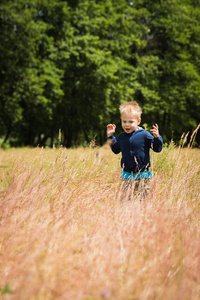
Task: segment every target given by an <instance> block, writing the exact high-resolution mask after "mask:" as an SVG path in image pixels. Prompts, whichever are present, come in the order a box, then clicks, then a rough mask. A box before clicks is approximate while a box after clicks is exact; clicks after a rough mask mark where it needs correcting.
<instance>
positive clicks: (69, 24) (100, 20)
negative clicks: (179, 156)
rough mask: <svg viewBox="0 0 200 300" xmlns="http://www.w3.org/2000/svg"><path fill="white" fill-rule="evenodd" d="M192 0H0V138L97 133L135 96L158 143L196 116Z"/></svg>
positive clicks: (21, 140) (197, 34) (199, 26)
mask: <svg viewBox="0 0 200 300" xmlns="http://www.w3.org/2000/svg"><path fill="white" fill-rule="evenodd" d="M199 4H200V2H199V0H165V1H162V0H160V1H158V0H153V1H151V0H148V1H147V0H135V1H128V0H76V1H75V0H68V1H59V0H34V1H33V0H18V1H16V0H15V1H13V0H12V1H11V0H2V1H1V4H0V38H1V43H0V137H1V138H2V139H1V144H4V145H5V144H6V143H9V144H11V145H13V146H23V145H30V146H36V145H41V146H43V145H47V144H48V145H50V146H53V144H54V143H55V142H56V140H57V137H58V132H59V129H60V130H61V132H62V141H61V142H62V144H63V145H64V146H66V147H71V146H73V145H80V144H82V145H83V144H84V143H88V142H89V141H90V140H91V139H92V138H93V137H94V136H96V137H97V140H98V143H99V144H102V143H103V142H104V140H105V137H106V134H105V128H106V124H107V123H109V122H114V123H116V124H117V125H118V126H117V128H118V131H120V119H119V112H118V107H119V104H120V103H121V102H124V101H129V100H132V99H135V100H137V101H138V102H139V103H140V104H141V106H142V109H143V115H142V122H143V124H145V128H150V127H151V125H152V124H153V123H155V122H157V123H158V124H159V127H160V131H161V133H162V136H163V137H164V140H165V141H168V140H170V139H171V138H172V137H173V138H174V140H175V141H178V140H179V139H180V136H181V134H182V133H183V132H188V131H193V130H194V128H196V126H197V125H198V122H199V120H200V5H199Z"/></svg>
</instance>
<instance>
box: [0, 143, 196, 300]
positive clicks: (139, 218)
mask: <svg viewBox="0 0 200 300" xmlns="http://www.w3.org/2000/svg"><path fill="white" fill-rule="evenodd" d="M97 150H98V151H97ZM152 165H153V166H152V168H153V172H154V177H153V186H152V191H151V194H150V195H148V197H147V198H146V199H145V201H143V202H140V201H139V200H138V199H137V198H135V200H134V201H127V202H125V203H123V204H122V203H121V202H120V197H119V194H120V178H119V176H120V156H119V155H118V156H116V155H114V154H113V153H111V151H110V149H109V148H108V147H107V146H105V147H103V148H101V149H92V148H88V149H81V148H79V149H76V150H75V149H74V150H72V149H63V148H60V149H57V150H56V149H54V150H53V149H52V150H47V149H39V148H36V149H12V150H0V166H1V168H0V216H1V219H0V288H1V289H0V297H1V299H16V300H19V299H20V300H36V299H37V300H49V299H59V300H60V299H62V300H63V299H64V300H65V299H66V300H70V299H73V300H79V299H83V300H100V299H115V300H136V299H138V300H139V299H141V300H146V299H159V300H162V299H165V300H168V299H169V300H177V299H188V300H197V299H200V185H199V179H200V151H199V149H189V148H186V149H182V148H174V147H168V148H165V149H164V150H163V151H162V153H160V154H156V153H152Z"/></svg>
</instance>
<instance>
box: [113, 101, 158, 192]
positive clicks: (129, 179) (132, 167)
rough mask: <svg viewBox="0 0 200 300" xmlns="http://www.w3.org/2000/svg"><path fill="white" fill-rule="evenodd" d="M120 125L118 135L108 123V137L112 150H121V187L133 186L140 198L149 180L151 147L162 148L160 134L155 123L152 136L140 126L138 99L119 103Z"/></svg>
mask: <svg viewBox="0 0 200 300" xmlns="http://www.w3.org/2000/svg"><path fill="white" fill-rule="evenodd" d="M119 111H120V114H121V125H122V128H123V130H124V131H123V132H122V133H120V134H119V136H118V138H117V139H116V138H115V137H114V133H115V128H116V126H115V124H108V125H107V138H108V139H109V140H110V144H111V149H112V151H113V152H114V153H115V154H118V153H120V152H122V159H121V167H122V168H123V170H122V172H121V178H122V180H123V181H124V186H123V190H124V191H127V190H128V189H130V188H132V189H133V190H135V191H136V190H138V192H139V193H140V195H141V196H142V197H144V196H145V194H146V193H147V191H148V189H149V187H148V183H149V180H150V178H151V177H152V176H153V174H152V173H151V172H150V171H149V167H150V165H151V164H150V155H149V150H150V148H151V149H153V151H155V152H160V151H161V150H162V147H163V139H162V137H161V136H160V135H159V130H158V125H157V124H155V125H153V128H152V129H151V133H152V135H153V136H152V135H151V134H150V133H149V132H148V131H145V130H144V129H143V128H141V127H139V124H140V122H141V114H142V110H141V108H140V106H139V105H138V103H137V102H135V101H132V102H126V103H123V104H122V105H120V107H119Z"/></svg>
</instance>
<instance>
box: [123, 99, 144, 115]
mask: <svg viewBox="0 0 200 300" xmlns="http://www.w3.org/2000/svg"><path fill="white" fill-rule="evenodd" d="M119 111H120V114H121V115H122V114H123V113H131V114H133V115H134V116H135V117H137V118H140V117H141V114H142V109H141V107H140V106H139V104H138V103H137V102H136V101H130V102H125V103H122V104H121V105H120V107H119Z"/></svg>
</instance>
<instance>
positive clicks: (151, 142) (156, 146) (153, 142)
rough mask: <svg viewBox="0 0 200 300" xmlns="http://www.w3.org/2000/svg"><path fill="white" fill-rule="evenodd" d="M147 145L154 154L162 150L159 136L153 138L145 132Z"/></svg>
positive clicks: (161, 140)
mask: <svg viewBox="0 0 200 300" xmlns="http://www.w3.org/2000/svg"><path fill="white" fill-rule="evenodd" d="M147 144H148V146H149V148H151V149H152V150H153V151H154V152H161V151H162V148H163V139H162V136H161V135H159V136H158V137H157V138H154V137H153V136H152V135H151V134H150V133H149V132H147Z"/></svg>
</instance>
